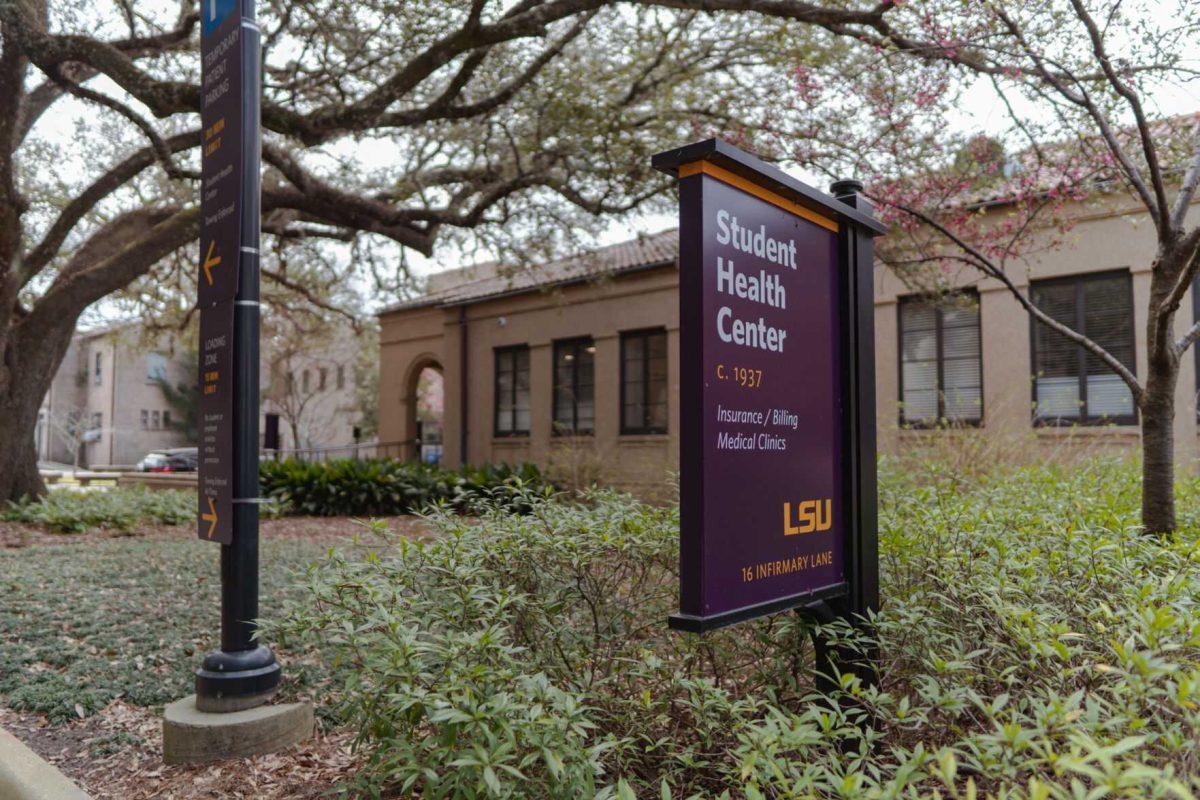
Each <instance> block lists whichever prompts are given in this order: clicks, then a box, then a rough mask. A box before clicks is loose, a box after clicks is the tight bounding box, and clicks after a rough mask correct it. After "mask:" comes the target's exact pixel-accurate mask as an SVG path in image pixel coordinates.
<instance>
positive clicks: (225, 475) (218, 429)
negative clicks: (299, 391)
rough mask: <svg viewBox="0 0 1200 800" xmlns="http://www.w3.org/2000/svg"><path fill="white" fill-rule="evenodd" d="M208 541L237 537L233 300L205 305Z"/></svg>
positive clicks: (203, 511)
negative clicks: (234, 480)
mask: <svg viewBox="0 0 1200 800" xmlns="http://www.w3.org/2000/svg"><path fill="white" fill-rule="evenodd" d="M197 513H198V516H199V520H198V521H197V525H198V528H199V530H198V531H197V532H198V534H199V537H200V538H201V539H204V540H206V541H211V542H221V543H222V544H229V543H230V542H232V541H233V303H232V302H229V303H221V304H220V305H216V306H213V307H211V308H202V309H200V508H199V510H198V512H197Z"/></svg>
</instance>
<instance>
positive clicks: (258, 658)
mask: <svg viewBox="0 0 1200 800" xmlns="http://www.w3.org/2000/svg"><path fill="white" fill-rule="evenodd" d="M201 15H202V25H203V30H202V34H201V39H200V41H201V44H200V50H201V57H202V67H201V87H202V100H201V111H200V119H201V126H202V128H203V136H202V140H201V141H202V154H201V159H202V170H201V171H202V185H201V201H200V209H201V225H200V269H199V275H198V284H199V300H198V303H197V305H198V307H199V309H200V387H201V390H200V391H201V397H200V420H201V441H200V476H199V483H200V491H199V503H200V506H199V509H198V514H197V517H198V519H197V523H198V534H199V537H200V538H201V539H204V540H205V541H214V542H219V543H220V544H221V649H220V650H217V651H214V652H212V653H209V654H208V655H207V656H205V658H204V662H203V664H202V665H201V667H200V669H199V670H198V671H197V673H196V707H197V708H198V709H199V710H200V711H207V712H227V711H239V710H242V709H247V708H252V707H254V706H257V705H260V704H262V703H264V702H266V701H267V700H268V699H270V698H271V696H272V695H274V693H275V691H276V690H277V689H278V687H279V678H280V668H279V664H278V663H277V662H276V660H275V656H274V654H273V653H272V652H271V651H270V649H268V648H267V647H265V646H263V645H260V644H258V643H256V642H255V641H254V639H253V634H254V629H255V622H254V621H255V619H256V618H257V617H258V388H259V387H258V370H259V364H258V361H259V353H258V345H259V343H258V335H259V333H258V329H259V302H258V300H259V294H258V284H259V261H258V259H259V255H258V244H259V213H260V201H259V170H260V163H261V149H262V146H261V140H260V136H259V108H260V82H261V66H260V60H261V46H260V36H259V30H258V25H257V23H256V22H255V21H254V0H203V2H202V3H201Z"/></svg>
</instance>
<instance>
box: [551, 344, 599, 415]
mask: <svg viewBox="0 0 1200 800" xmlns="http://www.w3.org/2000/svg"><path fill="white" fill-rule="evenodd" d="M595 364H596V343H595V342H594V341H592V339H591V338H590V337H586V338H582V339H569V340H566V341H561V342H555V343H554V432H555V433H559V434H564V433H592V432H593V431H594V430H595V429H596V401H595V396H596V394H595V387H596V384H595Z"/></svg>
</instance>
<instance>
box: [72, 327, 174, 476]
mask: <svg viewBox="0 0 1200 800" xmlns="http://www.w3.org/2000/svg"><path fill="white" fill-rule="evenodd" d="M138 334H139V332H138V330H137V329H136V328H132V327H127V328H120V329H118V330H116V331H111V332H106V333H102V334H98V335H91V336H84V337H81V339H80V342H79V352H80V361H81V363H82V364H83V365H84V369H85V370H86V377H85V380H84V389H83V405H84V408H85V413H86V418H87V419H88V420H89V421H90V420H94V419H97V418H98V419H99V422H100V425H99V427H98V428H94V427H93V425H92V424H91V423H90V422H89V426H88V427H89V429H93V430H97V431H98V432H99V435H98V437H97V438H96V439H95V440H94V441H90V442H88V443H87V444H85V445H84V458H83V463H84V465H86V466H88V467H91V468H93V469H95V468H103V467H129V466H133V465H134V464H136V463H137V462H138V461H139V460H141V458H142V457H143V456H145V455H146V454H147V453H148V452H150V451H151V450H161V449H164V448H170V447H182V446H184V445H186V444H187V441H186V437H185V436H184V435H183V433H181V432H180V431H177V430H175V429H174V428H172V427H170V426H168V425H165V424H163V414H164V413H167V414H169V415H170V416H171V417H172V418H173V419H174V418H177V416H178V414H179V412H178V411H176V410H175V409H173V408H171V406H170V404H169V403H168V402H167V399H166V396H165V395H163V392H162V389H161V388H160V387H159V385H158V383H157V382H156V381H155V380H153V379H151V378H150V377H149V376H148V374H147V369H148V360H149V359H151V358H153V357H154V354H158V355H160V356H161V357H162V358H163V359H164V361H165V368H166V376H165V377H166V379H167V380H168V381H169V382H171V383H172V384H178V383H180V382H181V381H186V380H188V379H189V377H190V376H191V372H192V370H193V369H194V365H193V364H189V363H185V361H186V358H185V356H184V354H183V353H182V352H181V351H180V350H179V349H176V348H174V347H173V346H172V343H171V342H170V340H169V339H168V338H166V337H165V336H164V337H161V338H160V339H159V340H157V341H154V342H151V343H146V342H143V341H142V340H141V339H140V337H139V335H138ZM97 357H99V359H100V375H99V380H97V377H96V359H97ZM143 411H144V412H146V417H145V420H144V421H143V415H142V412H143ZM97 415H98V417H97ZM156 415H157V424H155V419H156Z"/></svg>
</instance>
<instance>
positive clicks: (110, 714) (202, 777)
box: [0, 701, 355, 800]
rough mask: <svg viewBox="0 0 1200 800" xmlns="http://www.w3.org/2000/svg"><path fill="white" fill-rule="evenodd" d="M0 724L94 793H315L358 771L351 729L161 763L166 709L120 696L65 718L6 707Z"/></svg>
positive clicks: (99, 799)
mask: <svg viewBox="0 0 1200 800" xmlns="http://www.w3.org/2000/svg"><path fill="white" fill-rule="evenodd" d="M0 727H3V728H5V729H7V730H8V731H10V732H12V733H13V734H14V735H15V736H16V737H17V738H19V739H21V740H22V741H23V742H25V744H26V745H28V746H29V747H30V748H32V749H33V750H34V751H35V752H36V753H38V754H39V755H40V756H41V757H42V758H44V759H46V760H47V761H49V762H50V763H52V764H54V765H55V766H57V767H58V768H59V769H60V770H62V772H63V773H64V774H65V775H67V776H68V777H69V778H71V780H73V781H75V783H76V784H77V785H78V786H79V787H80V788H81V789H83V790H84V791H85V792H87V793H88V794H90V795H91V796H92V797H93V798H95V800H108V799H109V798H111V800H151V798H155V799H159V798H161V800H201V798H203V799H204V800H210V799H213V798H255V799H256V800H258V799H259V798H262V800H276V799H278V800H283V798H296V800H308V799H309V798H318V797H325V796H328V795H329V793H330V792H331V791H332V790H333V789H334V787H335V786H336V785H337V784H338V783H339V782H340V781H344V780H346V779H348V778H349V777H350V776H351V775H352V774H353V769H354V763H355V762H354V757H353V756H352V755H351V753H350V749H349V743H350V735H349V734H348V733H346V732H333V733H329V732H324V731H319V732H318V733H317V735H316V736H315V737H313V738H312V739H310V740H309V741H307V742H304V743H302V744H300V745H297V746H295V747H292V748H289V749H287V750H284V751H283V752H280V753H273V754H271V755H266V756H257V757H254V758H245V759H238V760H236V761H227V762H224V763H221V764H216V765H212V766H197V767H183V766H166V765H164V764H163V763H162V716H161V714H160V713H159V712H157V711H154V710H151V709H147V708H139V707H137V706H131V705H129V704H127V703H123V702H121V701H117V702H115V703H112V704H110V705H109V706H108V707H107V708H105V709H104V710H103V711H101V712H100V713H99V714H94V715H92V716H90V717H88V718H86V719H81V720H77V721H75V722H72V723H68V724H66V725H57V726H51V725H49V724H48V723H47V722H46V720H45V719H42V718H39V717H38V716H36V715H29V714H25V715H22V714H18V713H17V712H14V711H10V710H8V709H4V708H0Z"/></svg>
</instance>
